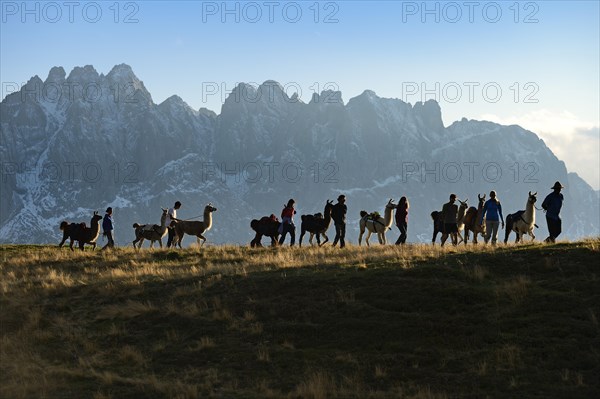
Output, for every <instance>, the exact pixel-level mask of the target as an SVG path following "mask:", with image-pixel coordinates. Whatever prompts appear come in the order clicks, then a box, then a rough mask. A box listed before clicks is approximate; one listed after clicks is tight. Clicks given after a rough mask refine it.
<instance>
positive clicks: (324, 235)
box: [321, 233, 329, 246]
mask: <svg viewBox="0 0 600 399" xmlns="http://www.w3.org/2000/svg"><path fill="white" fill-rule="evenodd" d="M322 234H323V237H325V241H323V242H322V243H321V246H323V245H325V243H326V242H328V241H329V237H327V234H325V233H322Z"/></svg>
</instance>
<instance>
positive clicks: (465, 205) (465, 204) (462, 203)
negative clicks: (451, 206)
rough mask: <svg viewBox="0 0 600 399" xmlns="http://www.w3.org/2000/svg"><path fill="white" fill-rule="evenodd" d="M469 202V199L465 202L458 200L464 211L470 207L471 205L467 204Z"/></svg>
mask: <svg viewBox="0 0 600 399" xmlns="http://www.w3.org/2000/svg"><path fill="white" fill-rule="evenodd" d="M467 201H469V199H468V198H467V199H466V200H464V201H461V200H458V202H460V207H461V208H463V209H467V208H468V207H469V204H467Z"/></svg>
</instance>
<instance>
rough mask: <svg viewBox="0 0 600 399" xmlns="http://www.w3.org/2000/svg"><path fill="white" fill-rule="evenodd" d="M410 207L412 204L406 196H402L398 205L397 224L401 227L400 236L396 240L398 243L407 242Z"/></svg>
mask: <svg viewBox="0 0 600 399" xmlns="http://www.w3.org/2000/svg"><path fill="white" fill-rule="evenodd" d="M408 208H410V204H409V203H408V200H407V199H406V197H402V198H400V201H398V206H397V207H396V226H398V229H400V237H398V239H397V240H396V245H400V244H404V243H406V236H407V232H408Z"/></svg>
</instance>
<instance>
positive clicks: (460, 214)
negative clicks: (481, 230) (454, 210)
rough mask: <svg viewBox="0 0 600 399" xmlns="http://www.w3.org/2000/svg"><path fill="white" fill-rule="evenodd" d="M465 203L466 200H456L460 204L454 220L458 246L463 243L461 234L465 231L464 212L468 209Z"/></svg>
mask: <svg viewBox="0 0 600 399" xmlns="http://www.w3.org/2000/svg"><path fill="white" fill-rule="evenodd" d="M467 201H469V199H468V198H467V199H466V200H464V201H461V200H458V202H460V205H459V206H458V218H457V219H456V222H457V224H458V244H460V243H461V242H463V241H465V239H464V238H463V235H462V234H461V232H462V231H463V230H464V229H465V212H466V211H467V209H468V208H469V205H468V204H467Z"/></svg>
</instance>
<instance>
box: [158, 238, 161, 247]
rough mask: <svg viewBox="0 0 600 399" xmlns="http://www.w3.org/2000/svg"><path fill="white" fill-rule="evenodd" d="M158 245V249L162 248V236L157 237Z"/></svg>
mask: <svg viewBox="0 0 600 399" xmlns="http://www.w3.org/2000/svg"><path fill="white" fill-rule="evenodd" d="M158 246H159V247H160V249H162V238H159V239H158Z"/></svg>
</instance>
